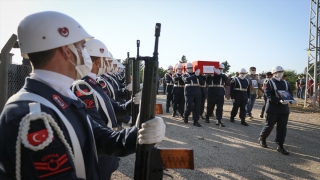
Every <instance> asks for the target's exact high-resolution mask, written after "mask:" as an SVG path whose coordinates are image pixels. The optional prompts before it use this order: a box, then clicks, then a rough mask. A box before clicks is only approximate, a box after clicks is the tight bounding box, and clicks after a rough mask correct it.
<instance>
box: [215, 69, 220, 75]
mask: <svg viewBox="0 0 320 180" xmlns="http://www.w3.org/2000/svg"><path fill="white" fill-rule="evenodd" d="M213 71H214V72H215V73H217V74H218V75H219V74H221V71H220V69H217V68H213Z"/></svg>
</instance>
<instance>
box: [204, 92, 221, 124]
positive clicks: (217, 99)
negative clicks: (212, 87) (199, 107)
mask: <svg viewBox="0 0 320 180" xmlns="http://www.w3.org/2000/svg"><path fill="white" fill-rule="evenodd" d="M223 104H224V95H211V96H210V95H208V103H207V116H209V117H210V116H212V112H213V109H214V106H215V105H217V108H216V116H217V119H218V120H221V119H222V114H223Z"/></svg>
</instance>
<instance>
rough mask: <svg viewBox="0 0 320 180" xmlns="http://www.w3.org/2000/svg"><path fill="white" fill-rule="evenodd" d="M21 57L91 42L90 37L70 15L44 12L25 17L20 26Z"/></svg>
mask: <svg viewBox="0 0 320 180" xmlns="http://www.w3.org/2000/svg"><path fill="white" fill-rule="evenodd" d="M18 38H19V45H20V50H21V55H22V56H23V57H24V58H28V55H27V54H28V53H34V52H41V51H46V50H50V49H54V48H58V47H61V46H65V45H69V44H73V43H76V42H79V41H81V40H89V39H92V38H93V37H92V36H90V35H89V34H88V33H87V32H86V31H85V30H84V29H83V28H82V26H81V25H80V24H79V23H78V22H77V21H76V20H74V19H73V18H71V17H70V16H68V15H65V14H62V13H59V12H55V11H44V12H39V13H35V14H31V15H29V16H27V17H25V18H24V19H23V20H22V21H21V22H20V24H19V26H18Z"/></svg>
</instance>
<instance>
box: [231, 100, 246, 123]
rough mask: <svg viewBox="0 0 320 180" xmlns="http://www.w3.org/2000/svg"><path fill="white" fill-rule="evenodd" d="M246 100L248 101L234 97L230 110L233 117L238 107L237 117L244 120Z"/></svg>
mask: <svg viewBox="0 0 320 180" xmlns="http://www.w3.org/2000/svg"><path fill="white" fill-rule="evenodd" d="M247 102H248V99H235V102H234V103H233V107H232V110H231V117H235V116H236V115H237V113H238V109H239V108H240V114H239V117H240V119H241V121H245V119H246V104H247Z"/></svg>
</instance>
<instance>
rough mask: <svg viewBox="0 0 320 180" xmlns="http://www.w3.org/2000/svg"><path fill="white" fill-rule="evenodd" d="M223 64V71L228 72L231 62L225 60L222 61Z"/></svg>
mask: <svg viewBox="0 0 320 180" xmlns="http://www.w3.org/2000/svg"><path fill="white" fill-rule="evenodd" d="M221 64H223V65H224V70H223V72H224V73H228V72H229V69H230V67H231V66H230V64H229V63H228V61H224V62H222V63H221Z"/></svg>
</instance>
